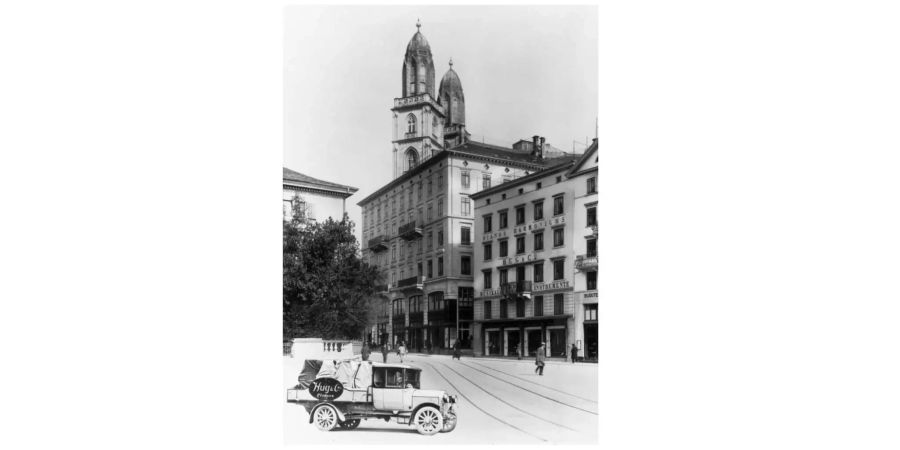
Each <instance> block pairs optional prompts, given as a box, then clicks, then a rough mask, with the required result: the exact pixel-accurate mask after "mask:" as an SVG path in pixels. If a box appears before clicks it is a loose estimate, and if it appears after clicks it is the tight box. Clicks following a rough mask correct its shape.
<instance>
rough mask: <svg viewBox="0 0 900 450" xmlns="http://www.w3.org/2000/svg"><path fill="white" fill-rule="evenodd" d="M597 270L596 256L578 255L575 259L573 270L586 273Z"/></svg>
mask: <svg viewBox="0 0 900 450" xmlns="http://www.w3.org/2000/svg"><path fill="white" fill-rule="evenodd" d="M596 268H597V256H596V255H594V256H587V255H578V256H577V257H576V258H575V270H579V271H586V270H592V269H596Z"/></svg>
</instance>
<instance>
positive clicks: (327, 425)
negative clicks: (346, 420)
mask: <svg viewBox="0 0 900 450" xmlns="http://www.w3.org/2000/svg"><path fill="white" fill-rule="evenodd" d="M313 422H315V424H316V428H318V429H320V430H322V431H331V430H333V429H334V427H335V426H336V425H337V424H338V415H337V411H335V409H334V407H333V406H331V405H322V406H320V407H318V408H316V412H314V413H313Z"/></svg>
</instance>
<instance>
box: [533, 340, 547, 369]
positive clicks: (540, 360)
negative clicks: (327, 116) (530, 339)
mask: <svg viewBox="0 0 900 450" xmlns="http://www.w3.org/2000/svg"><path fill="white" fill-rule="evenodd" d="M544 344H545V343H544V342H541V346H540V347H538V349H537V350H535V351H534V365H535V366H536V367H535V368H534V373H536V374H538V375H540V376H544Z"/></svg>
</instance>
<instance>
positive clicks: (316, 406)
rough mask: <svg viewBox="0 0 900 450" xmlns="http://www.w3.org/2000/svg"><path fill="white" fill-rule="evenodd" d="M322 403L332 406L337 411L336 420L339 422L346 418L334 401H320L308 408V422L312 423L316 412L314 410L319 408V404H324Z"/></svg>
mask: <svg viewBox="0 0 900 450" xmlns="http://www.w3.org/2000/svg"><path fill="white" fill-rule="evenodd" d="M324 405H329V406H331V407H332V408H334V410H335V411H337V415H338V420H340V421H341V422H343V421H345V420H347V419H346V418H345V417H344V412H343V411H341V408H338V406H337V405H335V404H334V403H330V402H321V403H316V404H315V406H313V407H312V408H310V409H309V423H313V415H315V414H316V410H317V409H319V407H320V406H324Z"/></svg>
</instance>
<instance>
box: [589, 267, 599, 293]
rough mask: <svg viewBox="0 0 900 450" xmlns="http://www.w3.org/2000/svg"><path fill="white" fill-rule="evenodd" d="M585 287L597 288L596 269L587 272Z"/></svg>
mask: <svg viewBox="0 0 900 450" xmlns="http://www.w3.org/2000/svg"><path fill="white" fill-rule="evenodd" d="M587 288H588V289H589V290H594V289H597V271H596V270H592V271H590V272H588V273H587Z"/></svg>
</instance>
